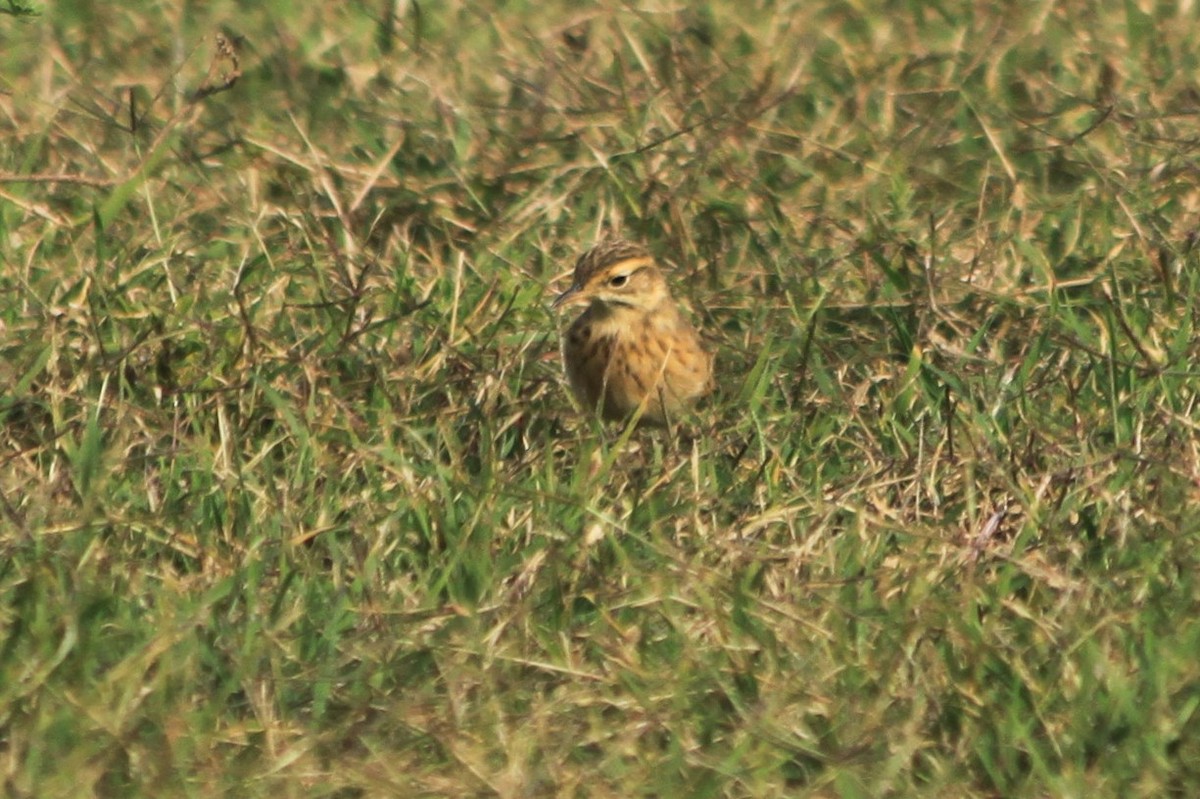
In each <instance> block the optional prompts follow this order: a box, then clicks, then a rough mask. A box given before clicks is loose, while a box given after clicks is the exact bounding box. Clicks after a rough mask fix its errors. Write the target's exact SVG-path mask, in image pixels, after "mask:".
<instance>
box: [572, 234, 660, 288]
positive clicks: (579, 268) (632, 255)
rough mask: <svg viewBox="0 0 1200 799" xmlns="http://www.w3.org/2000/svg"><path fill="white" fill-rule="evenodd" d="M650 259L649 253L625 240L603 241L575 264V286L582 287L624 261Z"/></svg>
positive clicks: (580, 257)
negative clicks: (589, 280) (594, 277)
mask: <svg viewBox="0 0 1200 799" xmlns="http://www.w3.org/2000/svg"><path fill="white" fill-rule="evenodd" d="M648 258H650V251H649V250H647V249H646V248H645V247H643V246H641V245H640V244H634V243H633V242H631V241H626V240H625V239H604V240H603V241H601V242H600V243H599V244H597V245H596V246H595V247H592V248H591V249H590V250H588V251H587V252H585V253H584V254H583V255H581V256H579V260H577V261H576V262H575V279H574V283H575V285H576V286H583V285H586V284H587V283H588V279H589V278H590V277H591V276H592V275H594V274H596V273H598V272H601V271H603V270H605V269H608V268H609V267H610V266H613V265H615V264H619V263H622V262H624V261H634V260H641V259H648Z"/></svg>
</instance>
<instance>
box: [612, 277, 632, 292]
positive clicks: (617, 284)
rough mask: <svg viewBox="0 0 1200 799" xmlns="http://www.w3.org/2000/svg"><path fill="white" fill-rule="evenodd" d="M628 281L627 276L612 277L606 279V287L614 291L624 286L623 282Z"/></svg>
mask: <svg viewBox="0 0 1200 799" xmlns="http://www.w3.org/2000/svg"><path fill="white" fill-rule="evenodd" d="M627 280H629V275H613V276H612V277H610V278H609V279H608V285H610V286H612V287H613V288H615V289H619V288H621V286H624V285H625V281H627Z"/></svg>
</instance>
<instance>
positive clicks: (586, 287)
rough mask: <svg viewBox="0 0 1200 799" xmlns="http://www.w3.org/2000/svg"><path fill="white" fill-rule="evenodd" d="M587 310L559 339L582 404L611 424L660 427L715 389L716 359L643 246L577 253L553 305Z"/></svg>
mask: <svg viewBox="0 0 1200 799" xmlns="http://www.w3.org/2000/svg"><path fill="white" fill-rule="evenodd" d="M581 305H586V306H587V308H586V310H584V312H583V313H582V314H580V315H579V318H577V319H576V320H575V321H574V322H573V323H572V324H571V326H570V327H569V328H568V329H567V332H566V334H565V335H564V336H563V341H562V356H563V363H564V365H565V367H566V373H567V381H568V382H569V383H570V385H571V390H572V392H573V393H574V394H575V396H576V398H577V399H578V400H579V402H580V403H581V404H582V405H583V406H584V407H585V408H588V409H592V410H595V411H596V412H597V413H599V415H600V416H601V417H602V418H603V419H606V420H608V421H625V420H629V419H630V418H631V417H633V416H635V415H637V414H639V413H640V417H639V420H640V421H641V422H642V423H646V424H649V425H652V426H656V427H665V426H667V425H668V424H669V423H670V422H671V420H673V419H675V418H677V417H678V416H679V414H680V413H681V412H682V411H684V410H685V409H686V408H688V407H689V406H691V405H692V404H693V403H694V402H695V401H696V400H697V399H698V398H699V397H701V396H703V395H704V394H705V393H707V392H708V391H709V389H710V388H711V384H712V372H713V356H712V354H711V353H710V352H709V351H708V350H707V349H706V348H705V346H704V343H703V342H702V341H701V339H700V334H699V333H697V332H696V328H695V327H693V326H692V324H691V322H689V321H688V320H687V318H685V317H684V315H683V314H682V313H681V312H680V310H679V306H678V305H677V304H676V302H675V300H674V299H673V298H672V296H671V289H670V286H669V285H668V283H667V278H666V276H665V275H664V274H663V272H662V270H661V269H659V267H658V265H657V263H655V260H654V258H653V257H652V256H651V255H650V253H649V251H648V250H646V249H645V248H644V247H642V246H640V245H638V244H634V243H632V242H630V241H627V240H624V239H617V238H606V239H603V240H602V241H600V243H598V244H596V245H595V246H594V247H592V248H591V249H590V250H588V251H586V252H585V253H583V254H582V255H580V256H579V258H578V260H576V262H575V272H574V279H573V281H572V283H571V286H570V288H568V289H567V290H566V291H564V292H563V293H562V294H559V295H558V297H557V298H555V300H554V303H553V305H552V308H554V309H555V310H561V309H565V308H571V307H577V306H581Z"/></svg>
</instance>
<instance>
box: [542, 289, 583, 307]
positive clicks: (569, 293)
mask: <svg viewBox="0 0 1200 799" xmlns="http://www.w3.org/2000/svg"><path fill="white" fill-rule="evenodd" d="M580 291H581V289H580V287H579V286H578V285H575V286H571V288H569V289H567V290H566V291H564V292H563V293H562V294H559V295H558V296H557V297H555V298H554V302H552V303H551V304H550V307H551V308H553V309H554V310H556V311H557V310H558V309H559V308H566V307H568V306H570V305H577V304H578V303H581V302H584V301H585V298H584V297H583V295H582V294H581V293H580Z"/></svg>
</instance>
